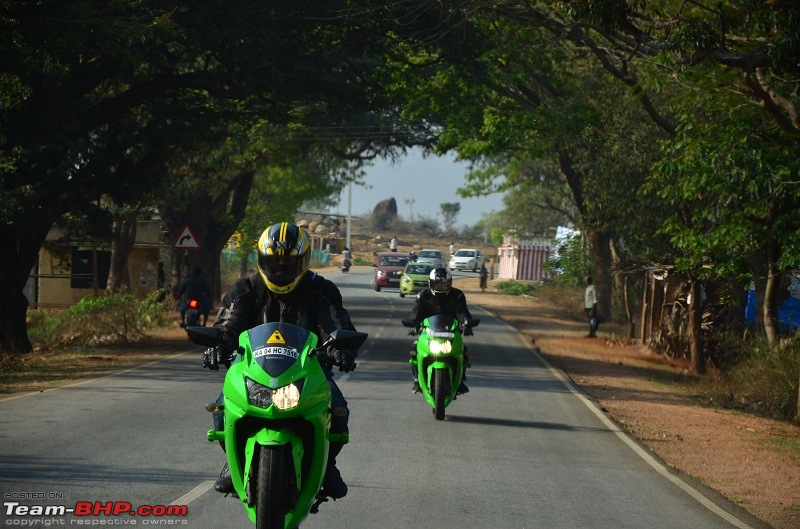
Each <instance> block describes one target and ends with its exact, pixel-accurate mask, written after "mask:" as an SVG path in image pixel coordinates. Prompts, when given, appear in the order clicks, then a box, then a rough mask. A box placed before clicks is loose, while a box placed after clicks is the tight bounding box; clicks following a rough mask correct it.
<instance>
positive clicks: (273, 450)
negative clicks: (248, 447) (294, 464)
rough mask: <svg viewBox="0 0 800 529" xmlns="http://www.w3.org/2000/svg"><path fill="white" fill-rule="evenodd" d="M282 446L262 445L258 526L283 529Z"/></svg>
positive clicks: (259, 470)
mask: <svg viewBox="0 0 800 529" xmlns="http://www.w3.org/2000/svg"><path fill="white" fill-rule="evenodd" d="M284 454H285V451H284V449H283V447H280V446H262V447H261V454H260V455H259V463H258V492H257V497H256V528H257V529H283V521H284V514H283V469H284V464H283V457H284Z"/></svg>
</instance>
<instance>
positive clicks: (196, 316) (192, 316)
mask: <svg viewBox="0 0 800 529" xmlns="http://www.w3.org/2000/svg"><path fill="white" fill-rule="evenodd" d="M199 325H200V312H199V311H197V310H195V309H189V310H187V311H186V326H187V327H198V326H199Z"/></svg>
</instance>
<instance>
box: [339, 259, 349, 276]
mask: <svg viewBox="0 0 800 529" xmlns="http://www.w3.org/2000/svg"><path fill="white" fill-rule="evenodd" d="M350 264H351V263H350V259H342V266H341V269H342V272H344V273H345V274H346V273H347V272H349V271H350Z"/></svg>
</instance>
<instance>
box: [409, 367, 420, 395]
mask: <svg viewBox="0 0 800 529" xmlns="http://www.w3.org/2000/svg"><path fill="white" fill-rule="evenodd" d="M411 379H412V380H413V381H414V383H413V384H411V393H419V392H420V391H422V388H420V387H419V370H418V368H417V366H411Z"/></svg>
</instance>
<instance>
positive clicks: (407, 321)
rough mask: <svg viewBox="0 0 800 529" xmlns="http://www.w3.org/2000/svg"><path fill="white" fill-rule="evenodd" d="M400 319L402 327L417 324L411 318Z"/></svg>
mask: <svg viewBox="0 0 800 529" xmlns="http://www.w3.org/2000/svg"><path fill="white" fill-rule="evenodd" d="M400 321H402V322H403V327H416V326H417V324H416V322H415V321H414V320H411V319H408V318H403V319H402V320H400Z"/></svg>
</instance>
